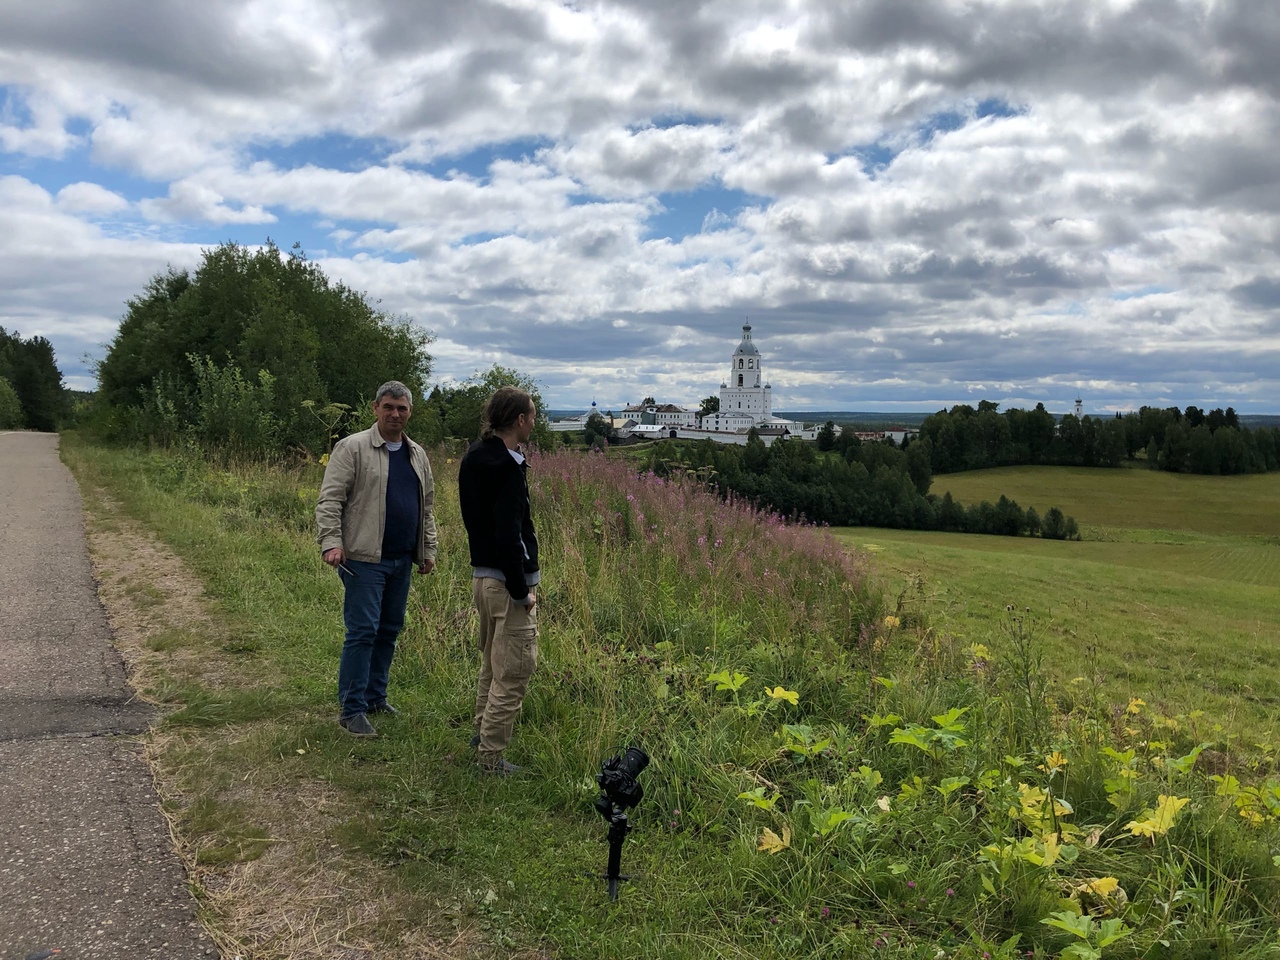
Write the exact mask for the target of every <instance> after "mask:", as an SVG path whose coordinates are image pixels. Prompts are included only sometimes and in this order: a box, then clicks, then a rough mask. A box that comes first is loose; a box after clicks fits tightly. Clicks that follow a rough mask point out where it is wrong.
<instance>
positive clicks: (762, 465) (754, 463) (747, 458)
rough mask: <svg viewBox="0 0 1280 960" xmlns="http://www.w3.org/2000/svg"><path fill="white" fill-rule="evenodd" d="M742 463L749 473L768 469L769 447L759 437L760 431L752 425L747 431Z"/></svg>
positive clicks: (762, 471)
mask: <svg viewBox="0 0 1280 960" xmlns="http://www.w3.org/2000/svg"><path fill="white" fill-rule="evenodd" d="M742 465H743V466H744V467H746V469H747V470H748V471H750V472H751V473H757V474H758V473H764V472H765V471H766V470H767V469H769V448H768V447H766V446H765V445H764V441H763V440H761V439H760V431H758V430H757V429H756V428H755V427H752V428H751V429H750V430H748V431H747V445H746V447H745V448H744V449H743V453H742Z"/></svg>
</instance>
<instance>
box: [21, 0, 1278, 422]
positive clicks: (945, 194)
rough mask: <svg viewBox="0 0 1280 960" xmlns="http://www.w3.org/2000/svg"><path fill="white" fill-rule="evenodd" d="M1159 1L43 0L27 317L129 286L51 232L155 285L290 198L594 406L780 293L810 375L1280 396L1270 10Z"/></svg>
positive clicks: (446, 317)
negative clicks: (606, 382)
mask: <svg viewBox="0 0 1280 960" xmlns="http://www.w3.org/2000/svg"><path fill="white" fill-rule="evenodd" d="M1273 6H1274V5H1273ZM1156 13H1157V11H1156V9H1155V8H1153V7H1152V6H1151V5H1149V4H1141V3H1138V4H1120V3H1111V2H1104V0H1070V2H1067V3H1062V4H1053V5H1044V4H1020V3H1006V2H1002V0H977V2H973V3H963V4H962V3H958V2H953V0H920V2H918V3H911V4H904V3H901V2H900V0H860V2H857V3H846V2H838V0H795V2H792V3H787V4H783V5H779V4H776V3H766V2H764V0H747V2H743V3H738V4H725V3H721V2H710V0H707V2H697V0H694V2H682V3H679V4H677V3H674V2H671V0H645V2H639V0H598V2H592V3H586V4H576V5H566V4H562V3H560V2H558V0H519V2H505V0H504V2H498V0H475V2H473V3H468V4H455V3H448V4H443V3H427V4H422V3H418V2H410V0H368V2H365V3H360V4H356V3H353V2H351V0H327V2H317V3H315V4H312V5H311V7H309V8H308V12H307V15H306V16H305V17H304V16H301V15H300V14H299V13H298V11H297V10H296V9H295V8H293V7H291V6H289V5H280V4H276V3H271V2H268V0H232V2H228V3H224V4H217V5H212V6H209V5H206V6H205V7H201V8H200V9H198V10H195V9H192V8H190V7H189V5H183V4H179V3H177V2H176V0H172V2H167V3H166V2H157V3H142V2H140V0H127V2H125V3H122V4H115V5H101V4H90V3H88V2H76V0H54V2H51V3H46V4H42V5H27V6H25V7H14V8H13V9H12V10H6V11H5V13H3V14H0V84H5V85H7V86H6V87H5V88H4V89H3V90H0V98H3V99H2V102H3V104H4V106H3V107H0V150H3V151H5V152H6V154H7V155H8V156H9V157H12V158H14V162H15V163H17V164H19V166H18V167H17V168H15V169H17V170H18V172H20V173H21V174H22V177H21V178H19V179H20V180H21V183H17V182H15V183H10V184H9V185H8V187H7V188H6V189H8V190H9V191H10V192H11V193H12V194H13V195H14V196H19V195H20V196H21V198H23V199H22V202H21V203H20V204H19V206H18V208H16V209H15V210H12V211H6V213H5V214H4V215H3V216H4V217H5V218H7V222H8V223H9V224H11V225H12V224H16V223H17V221H22V223H24V224H26V223H28V222H30V223H32V224H33V225H34V226H35V229H33V230H32V231H31V232H30V233H29V234H28V235H22V234H20V233H19V234H13V233H10V234H9V235H8V236H7V238H6V243H7V245H8V248H9V252H10V254H11V255H12V256H13V257H14V258H15V260H16V261H20V262H22V263H24V264H25V265H26V266H27V267H28V268H29V270H30V273H29V274H24V276H23V277H22V278H21V279H20V281H19V282H18V283H17V285H16V286H15V287H14V288H12V289H9V290H6V292H5V294H4V295H3V297H0V315H3V316H8V317H10V318H11V322H12V318H14V317H19V318H26V319H24V320H23V322H24V323H35V322H40V323H47V320H42V319H39V318H41V317H43V318H49V317H54V316H64V317H87V318H88V317H112V316H115V315H116V314H118V311H119V300H120V299H121V298H122V295H121V294H120V293H119V291H118V286H111V285H108V287H106V288H104V293H103V294H102V296H101V297H99V299H98V300H97V301H94V302H92V303H90V302H89V300H88V299H86V298H88V297H90V294H89V293H88V292H87V289H81V288H80V287H79V286H78V285H76V284H75V283H73V282H69V281H68V280H67V278H65V277H64V276H63V274H62V273H61V269H62V265H63V264H64V262H65V261H64V260H63V259H62V257H61V255H60V254H59V253H57V252H56V251H54V250H53V249H52V247H51V246H50V244H51V243H54V242H55V240H54V238H57V237H63V238H64V239H65V238H69V237H74V238H75V239H76V243H77V244H78V249H79V250H80V251H81V254H82V255H83V256H84V257H87V258H88V259H89V260H94V259H95V258H98V257H101V258H102V259H104V260H105V261H107V262H112V263H116V264H118V263H119V259H118V258H120V257H124V258H125V259H127V260H128V261H129V262H130V263H131V264H132V263H134V262H142V261H144V260H146V258H147V257H152V258H153V259H152V260H151V261H150V262H151V269H150V270H149V271H145V270H144V271H142V273H141V275H142V276H143V278H144V279H145V276H147V275H149V274H151V273H155V272H157V271H159V270H161V269H163V267H164V261H163V259H154V258H156V257H157V256H159V255H160V253H161V252H162V251H167V250H169V249H171V247H170V246H169V245H167V244H164V243H161V242H160V241H159V240H157V237H159V236H164V237H168V238H173V237H181V238H183V239H191V240H193V241H194V243H195V244H205V245H208V244H212V243H216V242H218V241H220V240H222V239H223V238H224V235H225V233H226V232H227V231H228V230H229V229H232V228H237V227H250V228H251V227H253V226H255V225H265V224H272V225H273V227H272V232H273V235H276V234H277V233H280V234H282V235H279V236H277V239H278V240H280V241H281V242H282V243H286V244H287V243H289V242H291V241H292V239H294V236H292V235H290V234H296V235H297V238H298V239H302V240H303V241H304V242H305V243H306V244H307V245H309V246H311V247H313V248H314V247H317V246H324V247H325V248H326V250H325V253H324V256H323V258H322V262H323V265H324V266H325V268H326V269H327V270H329V271H330V272H331V273H332V274H333V275H334V276H335V277H339V278H342V279H344V280H345V281H346V282H348V283H350V284H351V285H353V286H355V287H356V288H358V289H363V290H367V291H370V293H371V294H372V295H374V296H377V297H381V298H382V299H383V301H384V305H390V306H392V308H393V309H394V310H396V311H398V312H402V313H405V314H408V315H411V316H413V317H415V318H417V319H418V321H419V322H421V323H423V324H424V325H425V326H428V327H430V328H432V329H435V330H436V331H437V332H438V333H439V334H440V339H439V340H438V342H437V344H436V347H435V350H436V352H437V369H438V370H439V371H440V372H441V373H446V374H452V373H454V372H457V373H459V374H460V375H463V376H465V375H466V373H468V372H470V369H471V367H470V366H469V365H473V364H475V363H476V362H477V360H478V359H484V360H488V359H490V358H501V359H502V362H506V363H511V364H513V365H515V366H519V367H521V368H525V367H529V368H530V369H529V372H531V373H533V374H535V375H541V374H543V373H545V374H546V375H547V376H548V377H554V378H555V381H556V383H557V384H560V385H563V387H564V389H566V390H572V391H574V393H573V396H572V398H568V397H567V398H566V399H577V400H581V399H582V398H583V397H584V395H585V393H586V392H587V391H586V389H585V387H584V384H585V383H586V382H587V380H586V379H584V378H586V377H588V376H594V377H599V378H601V379H602V381H603V379H604V378H607V377H609V376H611V374H609V372H608V371H610V370H612V369H615V368H616V367H617V366H618V364H617V358H618V357H619V356H627V357H629V358H630V359H629V363H628V365H627V366H626V369H627V371H628V372H627V377H628V378H630V379H628V380H627V381H626V383H625V384H622V383H619V384H618V388H619V389H621V388H622V387H623V386H625V387H626V388H627V389H631V388H632V386H634V387H635V389H636V390H637V391H643V392H653V390H652V389H646V388H645V387H644V384H645V383H651V384H669V383H670V384H678V383H680V382H685V381H690V382H692V381H694V380H698V379H701V380H706V379H707V378H710V381H711V382H710V383H701V384H699V385H697V386H691V387H690V393H692V394H697V395H698V396H705V395H706V393H707V392H709V391H710V389H711V387H713V386H714V383H718V378H719V376H720V371H719V366H720V361H719V359H718V358H719V357H720V355H721V354H722V353H723V354H727V351H728V350H729V349H731V348H732V343H733V340H734V338H735V337H736V334H737V326H738V324H740V322H741V318H742V316H743V315H746V314H750V315H752V316H754V317H759V320H760V322H759V325H758V327H757V337H758V339H759V340H760V342H761V346H762V349H765V350H766V353H767V354H768V355H769V356H770V357H771V358H774V359H772V360H771V364H773V365H772V366H771V370H774V371H776V373H774V380H775V389H776V390H777V391H778V392H779V395H780V397H782V396H788V394H787V393H786V390H787V389H788V388H787V387H786V384H787V383H788V382H789V383H792V384H795V385H797V386H796V388H795V391H794V393H792V394H790V395H789V396H792V397H793V398H794V399H793V400H792V401H790V402H798V401H799V400H801V399H806V398H807V399H808V400H812V401H813V402H815V403H819V404H821V405H824V406H831V405H835V406H845V405H854V404H864V403H867V402H872V401H876V402H879V401H884V402H908V401H910V402H921V403H923V402H932V401H934V400H937V399H939V398H945V397H947V396H952V397H965V396H968V395H969V394H970V393H971V392H972V391H978V390H1001V391H1007V392H1008V395H1010V396H1015V397H1024V398H1030V397H1035V396H1037V395H1044V396H1048V395H1050V394H1051V393H1052V392H1053V391H1059V392H1061V391H1063V390H1065V391H1066V392H1068V393H1070V392H1072V391H1074V389H1076V387H1075V384H1086V385H1087V387H1086V389H1089V390H1097V391H1099V392H1104V391H1105V392H1108V393H1109V394H1110V397H1109V399H1108V400H1107V401H1106V402H1109V403H1113V404H1123V403H1124V402H1127V401H1128V400H1129V399H1133V400H1136V401H1137V402H1143V401H1144V400H1148V399H1150V400H1153V401H1155V400H1157V399H1158V398H1157V394H1158V395H1159V396H1180V397H1183V398H1184V399H1183V401H1182V402H1184V403H1185V402H1191V401H1192V400H1193V399H1196V400H1199V401H1204V400H1208V399H1211V398H1209V397H1207V396H1206V395H1205V394H1206V391H1216V392H1219V393H1224V395H1225V392H1226V391H1227V390H1228V385H1233V384H1238V385H1239V389H1241V390H1243V391H1244V394H1243V397H1244V400H1245V401H1247V402H1249V403H1253V404H1255V405H1260V406H1266V407H1270V408H1272V409H1280V387H1278V386H1277V383H1276V378H1275V377H1274V375H1272V374H1270V373H1269V372H1268V371H1269V370H1270V369H1271V368H1272V367H1274V366H1275V364H1276V362H1277V361H1280V316H1278V314H1277V311H1280V281H1277V280H1276V278H1277V277H1280V168H1277V165H1276V164H1275V161H1274V158H1275V156H1276V154H1277V151H1278V150H1280V59H1277V58H1276V57H1275V56H1274V50H1275V49H1276V46H1277V44H1278V43H1280V14H1277V13H1275V11H1274V10H1273V9H1272V8H1271V7H1268V6H1266V5H1264V4H1260V3H1254V2H1245V0H1233V2H1227V3H1211V2H1208V0H1170V2H1168V3H1165V4H1161V5H1160V6H1159V10H1158V14H1159V15H1158V16H1157V15H1156ZM6 159H7V158H6ZM37 182H39V183H41V184H44V185H45V186H44V187H36V186H35V184H36V183H37ZM140 182H141V184H143V185H140ZM117 184H122V185H120V186H117ZM46 188H47V189H46ZM33 190H34V191H36V192H35V193H32V192H31V191H33ZM50 193H53V194H55V195H56V199H54V198H52V197H50V196H49V194H50ZM743 194H745V195H746V196H747V197H748V198H749V199H746V200H744V199H743ZM107 218H109V226H97V225H96V224H107V223H108V220H107ZM12 229H18V227H17V226H13V227H12ZM663 235H669V237H670V239H667V238H666V237H664V236H663ZM259 239H260V238H259ZM46 257H48V258H51V259H50V260H49V264H50V266H51V268H52V269H50V270H44V269H43V268H42V265H43V264H44V263H45V259H44V258H46ZM130 270H131V271H132V272H128V271H126V272H128V275H129V276H131V277H134V278H136V277H137V276H138V275H139V274H138V271H137V270H136V269H133V268H132V267H131V268H130ZM88 273H89V274H90V275H95V271H94V270H90V271H88ZM139 282H141V281H139ZM108 290H109V291H110V293H111V296H113V297H115V299H114V300H111V301H108V300H106V299H105V297H106V296H107V293H106V292H105V291H108ZM132 292H136V288H135V289H134V290H132V291H128V292H125V293H124V294H123V296H128V295H129V293H132ZM96 322H97V321H92V320H88V319H86V320H85V321H84V323H85V325H86V329H89V328H91V327H93V324H94V323H96ZM70 323H71V327H74V324H75V322H74V321H72V322H70ZM513 326H519V327H520V329H521V330H522V333H523V335H522V338H521V345H522V349H524V350H525V351H526V352H525V354H524V356H523V357H521V356H512V355H511V354H509V353H508V352H507V351H508V350H510V347H509V346H508V345H507V340H504V339H503V338H504V337H509V333H508V331H509V330H510V329H511V328H512V327H513ZM71 327H67V326H64V327H62V328H60V329H61V330H63V331H69V330H70V329H71ZM50 329H52V328H50ZM59 335H60V336H64V335H67V334H66V333H64V332H60V334H59ZM566 350H570V351H572V352H573V356H572V357H566V356H565V351H566ZM584 371H585V372H584ZM672 377H674V378H675V380H674V381H673V380H671V379H670V378H672ZM673 388H674V386H673ZM1144 389H1149V391H1150V393H1151V396H1150V397H1147V396H1145V395H1144V394H1143V391H1144ZM1230 389H1231V390H1235V389H1237V388H1236V387H1234V386H1232V387H1230ZM1232 396H1233V397H1237V398H1239V397H1240V396H1241V395H1238V394H1235V393H1233V394H1232ZM839 398H843V399H839ZM926 398H927V399H926ZM780 402H788V401H780ZM1238 405H1239V404H1238Z"/></svg>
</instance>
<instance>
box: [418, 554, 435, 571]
mask: <svg viewBox="0 0 1280 960" xmlns="http://www.w3.org/2000/svg"><path fill="white" fill-rule="evenodd" d="M435 568H436V562H435V561H434V560H432V559H430V558H427V559H426V560H423V561H422V562H421V563H420V564H418V572H419V573H430V572H431V571H432V570H434V569H435Z"/></svg>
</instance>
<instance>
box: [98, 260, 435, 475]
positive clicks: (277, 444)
mask: <svg viewBox="0 0 1280 960" xmlns="http://www.w3.org/2000/svg"><path fill="white" fill-rule="evenodd" d="M429 342H430V337H429V336H428V335H427V334H426V333H425V332H424V331H423V330H422V329H421V328H419V327H416V326H414V325H413V324H412V323H410V322H409V320H408V319H407V318H403V317H394V316H391V315H389V314H387V313H386V312H384V311H382V310H379V309H378V308H377V305H376V302H373V303H371V302H370V301H369V300H368V298H367V297H365V296H364V295H363V294H361V293H358V292H356V291H354V290H352V289H350V288H349V287H347V286H345V285H344V284H341V283H332V282H330V281H329V279H328V278H327V277H326V276H325V274H324V272H323V271H322V270H321V269H320V267H319V266H317V265H316V264H314V263H312V262H310V261H309V260H308V259H307V258H306V256H305V254H304V253H303V252H302V251H301V249H299V248H298V247H297V246H296V245H295V247H294V248H293V249H292V250H291V251H289V252H288V253H282V252H281V251H280V250H279V249H278V248H277V247H276V246H275V245H274V244H273V243H271V242H270V241H268V242H267V244H266V245H265V246H263V247H262V248H260V249H258V250H256V251H251V250H249V249H248V248H246V247H243V246H241V245H239V244H236V243H224V244H222V245H220V246H218V247H216V248H212V249H209V250H206V251H205V252H204V254H203V256H202V258H201V262H200V265H199V266H198V267H197V268H196V270H195V272H194V273H192V272H190V271H187V270H174V269H172V268H170V269H168V270H167V271H165V272H164V273H162V274H159V275H157V276H155V277H154V278H152V280H151V281H150V282H149V283H148V284H147V286H146V288H145V290H143V292H142V293H141V294H139V295H138V296H136V297H134V298H133V299H131V300H130V301H129V302H128V305H127V309H126V312H125V315H124V318H123V320H122V321H121V324H120V328H119V330H118V331H117V333H116V335H115V338H114V339H113V340H112V341H111V343H110V345H109V346H108V348H107V352H106V356H105V357H104V359H103V360H102V362H101V363H100V364H99V366H98V396H97V406H96V409H95V411H94V413H93V415H92V417H91V420H90V425H91V426H94V427H97V428H98V429H99V430H100V431H101V432H102V433H104V434H105V435H106V436H107V437H109V438H112V439H121V440H141V439H148V440H154V441H159V442H162V443H169V442H174V441H177V440H186V441H190V442H193V443H196V444H198V445H200V446H201V447H204V448H207V449H214V448H217V449H220V450H226V451H229V452H233V453H237V454H247V455H268V454H276V453H279V452H281V451H285V450H289V449H297V450H305V451H309V452H311V453H314V454H320V453H323V452H325V451H327V450H328V449H329V447H330V445H331V444H332V441H333V439H334V438H335V436H336V434H337V433H338V432H339V431H341V430H343V429H349V428H351V427H353V426H359V425H361V424H362V423H367V422H372V418H371V414H370V413H369V409H368V408H369V403H370V401H371V400H372V392H373V391H374V390H375V389H376V388H377V386H378V384H380V383H383V382H385V381H387V380H400V381H402V382H403V383H404V384H405V385H406V386H407V387H408V388H409V389H410V390H411V391H413V394H414V398H415V400H416V399H417V398H418V397H420V396H421V395H422V392H423V389H424V387H425V385H426V383H427V378H428V376H429V375H430V372H431V356H430V354H428V353H427V346H428V344H429Z"/></svg>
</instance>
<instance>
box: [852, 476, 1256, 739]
mask: <svg viewBox="0 0 1280 960" xmlns="http://www.w3.org/2000/svg"><path fill="white" fill-rule="evenodd" d="M933 489H934V491H935V492H937V493H939V494H941V493H943V492H945V491H948V490H949V491H950V492H951V494H952V496H953V497H955V498H956V499H957V500H959V501H960V502H962V503H966V504H968V503H976V502H978V501H981V500H984V499H985V500H990V501H992V502H994V501H995V500H996V499H998V498H999V496H1000V495H1001V494H1002V493H1003V494H1005V495H1006V496H1009V497H1010V498H1012V499H1014V500H1016V501H1018V503H1019V504H1020V505H1022V506H1024V507H1025V506H1034V507H1035V508H1036V509H1037V510H1039V511H1040V512H1041V513H1042V514H1043V512H1044V511H1045V510H1046V509H1048V508H1049V507H1052V506H1057V507H1060V508H1061V509H1062V510H1063V512H1064V513H1067V514H1069V515H1072V516H1074V517H1075V518H1076V520H1077V521H1078V522H1079V523H1080V525H1081V531H1082V534H1083V536H1084V538H1085V539H1083V540H1082V541H1080V542H1074V543H1064V542H1055V541H1045V540H1039V539H1030V538H1011V537H979V536H967V535H963V534H943V533H920V532H913V531H902V530H884V529H872V528H845V529H839V530H837V531H836V533H837V535H838V536H840V537H842V538H843V539H845V540H846V541H847V542H849V543H850V544H851V545H854V546H857V547H859V548H862V549H865V550H868V551H870V552H871V553H872V554H873V555H874V556H875V557H876V565H877V567H878V569H879V570H880V573H881V575H882V576H883V577H884V579H885V581H886V583H887V584H888V585H889V587H890V589H896V590H905V591H907V594H906V595H907V596H908V597H909V598H911V597H915V596H917V595H918V599H913V600H911V602H918V603H920V604H921V605H922V606H923V608H924V610H925V612H926V614H927V615H928V617H929V620H930V622H931V623H932V624H933V625H934V626H935V627H937V628H938V629H939V630H941V631H943V632H945V633H948V634H951V635H953V636H955V637H958V638H960V639H961V640H963V641H964V642H966V643H967V642H970V641H972V642H981V643H986V644H988V645H989V646H991V645H992V644H995V645H997V646H999V645H1000V644H1001V642H1002V638H1003V634H1004V631H1005V629H1006V623H1007V619H1008V617H1009V614H1008V613H1007V611H1006V607H1007V606H1008V605H1013V606H1014V607H1015V608H1016V609H1017V610H1018V611H1019V612H1024V611H1025V608H1027V607H1030V608H1031V615H1032V618H1033V621H1034V623H1035V628H1036V630H1037V633H1038V635H1039V636H1040V637H1041V638H1042V640H1043V642H1044V646H1045V652H1046V662H1047V664H1048V666H1049V668H1050V670H1051V672H1052V673H1053V674H1054V676H1055V678H1056V679H1057V680H1059V681H1060V682H1061V684H1062V687H1061V690H1062V695H1063V696H1064V697H1070V696H1072V695H1074V692H1078V691H1081V690H1082V689H1083V688H1084V686H1086V685H1087V684H1088V683H1091V682H1093V681H1094V680H1096V681H1097V682H1098V683H1099V684H1100V685H1101V689H1102V691H1103V692H1104V694H1105V695H1106V696H1107V697H1108V698H1109V699H1111V700H1113V701H1115V702H1116V703H1121V704H1122V703H1125V702H1127V700H1128V698H1130V697H1141V698H1142V699H1143V700H1145V701H1147V703H1148V704H1150V705H1151V706H1152V707H1153V708H1155V709H1157V710H1159V711H1160V712H1161V713H1164V714H1166V715H1168V716H1181V717H1183V718H1184V719H1183V720H1182V721H1181V722H1182V724H1183V725H1184V726H1191V727H1193V728H1197V729H1196V730H1195V731H1194V732H1196V733H1197V734H1198V735H1202V736H1203V737H1204V739H1215V738H1216V734H1215V731H1214V729H1213V728H1214V725H1215V724H1220V725H1221V726H1222V727H1223V729H1224V730H1225V731H1227V732H1230V733H1233V734H1236V735H1238V736H1239V737H1241V738H1242V739H1243V740H1246V741H1248V742H1249V743H1252V744H1257V743H1268V742H1270V741H1271V740H1273V739H1280V474H1270V475H1263V476H1248V477H1191V476H1174V475H1170V474H1165V473H1158V472H1154V471H1147V470H1088V469H1075V468H1062V467H1039V468H1027V467H1019V468H1003V469H998V470H985V471H977V472H974V473H965V474H956V475H945V476H940V477H937V478H935V481H934V486H933ZM913 583H918V584H921V585H922V590H921V591H916V590H915V589H913V588H911V587H910V586H909V585H911V584H913ZM1078 677H1085V678H1087V679H1086V681H1080V680H1077V679H1076V678H1078ZM1072 681H1075V682H1074V683H1073V682H1072ZM1195 711H1203V714H1204V715H1203V716H1196V715H1195V714H1194V712H1195Z"/></svg>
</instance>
